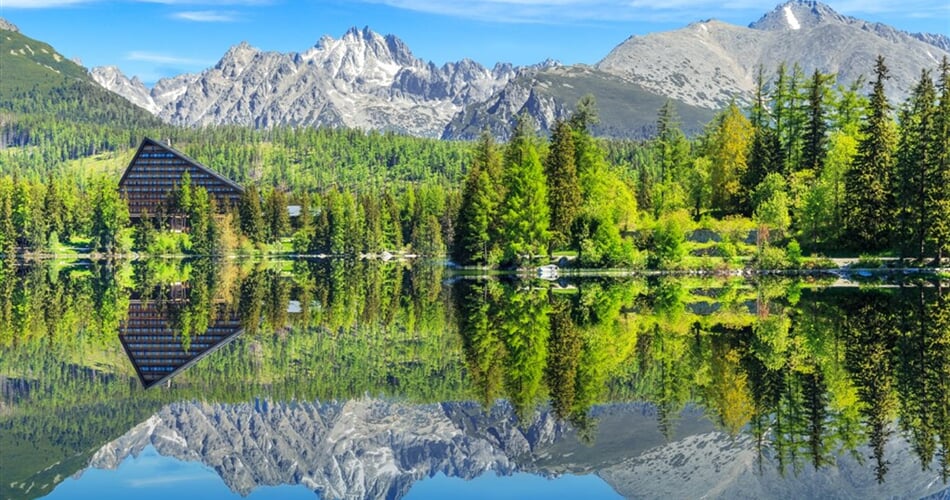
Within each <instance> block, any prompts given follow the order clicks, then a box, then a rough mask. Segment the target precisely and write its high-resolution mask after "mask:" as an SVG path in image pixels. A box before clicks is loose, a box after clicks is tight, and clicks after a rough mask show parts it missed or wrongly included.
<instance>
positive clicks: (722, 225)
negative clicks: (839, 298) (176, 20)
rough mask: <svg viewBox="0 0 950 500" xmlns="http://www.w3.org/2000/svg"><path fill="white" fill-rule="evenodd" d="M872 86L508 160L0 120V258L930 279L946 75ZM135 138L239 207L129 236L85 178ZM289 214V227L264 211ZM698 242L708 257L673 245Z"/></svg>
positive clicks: (512, 143)
mask: <svg viewBox="0 0 950 500" xmlns="http://www.w3.org/2000/svg"><path fill="white" fill-rule="evenodd" d="M887 78H888V71H887V67H886V65H885V61H884V60H883V59H879V60H878V62H877V66H876V69H875V74H874V75H873V80H872V81H871V82H870V88H871V92H870V94H869V95H864V94H863V91H864V90H863V89H864V86H865V85H864V82H863V81H858V82H855V83H854V84H853V85H850V86H847V87H845V86H837V87H833V86H832V83H831V82H832V81H833V75H826V74H822V73H820V72H817V71H816V72H815V73H813V74H812V75H810V76H806V75H805V74H804V73H803V72H802V71H801V70H800V69H799V68H798V67H792V68H787V67H786V66H784V65H779V67H778V68H777V70H776V71H775V73H774V74H771V75H770V74H766V72H765V71H764V70H760V71H759V73H758V78H757V88H756V92H755V98H754V100H753V103H752V105H751V107H750V109H747V110H745V111H743V110H742V109H740V108H739V106H738V105H737V104H732V105H730V106H729V107H728V108H727V109H725V110H723V111H722V112H721V113H720V114H719V115H717V117H716V118H715V119H714V120H713V121H712V122H711V123H710V124H709V125H708V126H707V128H706V130H705V132H704V133H703V134H701V135H700V136H698V137H695V138H692V139H690V138H688V137H686V135H685V134H684V133H683V132H682V131H681V129H680V127H679V123H678V119H677V116H676V111H675V107H674V106H673V104H672V102H668V103H667V105H665V106H664V107H663V108H662V109H661V110H660V113H659V116H658V119H657V136H656V137H655V138H654V139H653V140H650V141H644V142H632V141H609V140H602V139H597V138H594V137H592V136H591V134H590V133H589V129H590V126H591V125H592V124H593V123H596V121H597V110H596V103H595V102H594V101H593V99H592V98H591V97H585V98H583V99H581V101H579V103H578V105H577V108H576V110H575V112H574V113H573V114H572V115H571V116H570V118H569V119H566V120H563V121H560V122H558V123H557V124H556V125H555V126H554V127H553V129H552V133H551V134H550V137H539V136H537V135H536V133H535V131H534V124H533V123H531V121H530V119H529V118H527V117H526V116H522V117H521V118H520V119H519V120H518V123H517V124H516V125H515V128H514V130H513V133H512V134H511V138H510V140H509V141H508V142H507V143H505V144H496V143H495V142H494V141H493V139H492V138H491V137H489V136H488V135H484V136H483V137H482V138H481V139H479V140H478V141H476V142H475V143H462V142H450V141H437V140H430V139H417V138H410V137H402V136H398V135H394V134H390V133H378V132H368V133H367V132H360V131H353V130H329V129H294V128H280V127H278V128H274V129H269V130H251V129H246V128H240V127H218V128H209V129H200V130H191V129H182V128H171V127H164V128H161V127H158V128H156V127H152V126H150V125H149V124H143V125H142V126H141V128H136V127H135V126H132V127H131V128H129V127H126V128H118V127H113V126H109V125H98V124H94V123H86V122H67V121H62V120H54V119H51V118H49V117H44V116H23V115H12V116H4V117H3V120H2V136H3V139H4V142H5V144H8V145H12V146H15V147H9V148H7V149H6V150H4V151H2V152H0V161H2V164H0V172H2V173H3V178H2V180H0V228H2V230H0V248H2V249H3V251H4V252H5V253H6V254H10V253H15V252H18V251H19V252H24V251H27V252H28V251H41V250H46V249H49V248H52V247H55V246H56V244H58V243H60V242H67V241H73V240H77V241H82V242H84V243H85V242H88V245H89V246H90V248H92V249H94V250H98V251H101V252H116V251H119V252H121V251H129V250H132V249H134V250H137V251H145V252H151V253H169V252H172V253H176V252H177V253H181V252H188V253H196V254H220V253H230V252H234V251H253V250H254V249H255V248H262V247H265V246H267V245H269V244H275V243H277V242H280V241H282V240H283V241H290V242H291V243H290V244H289V245H290V246H291V247H292V248H293V250H294V251H295V252H297V253H308V254H314V253H316V254H333V255H344V254H345V255H354V254H359V253H362V254H379V253H382V252H390V253H399V252H408V253H416V254H421V255H442V254H448V255H450V256H451V257H452V259H453V260H454V261H455V262H456V263H459V264H463V265H484V266H511V267H517V266H522V265H528V264H534V263H537V262H543V261H545V260H546V258H548V257H550V256H552V255H557V254H560V253H561V252H568V253H570V254H572V255H575V256H576V258H577V262H578V263H579V264H580V265H583V266H585V267H598V266H606V267H627V266H643V265H650V266H655V267H661V268H677V267H689V266H692V265H694V264H695V259H693V257H696V256H703V257H704V258H706V261H704V264H703V265H708V264H709V259H717V260H716V261H715V262H718V264H716V265H719V266H723V267H729V266H735V265H742V263H744V262H748V261H750V260H754V261H756V262H757V263H758V265H759V266H760V267H794V266H798V265H802V255H805V254H822V253H829V252H839V251H841V249H845V250H846V251H849V252H851V253H864V252H872V253H873V252H892V253H893V254H894V255H897V256H900V257H905V258H911V259H914V260H916V261H918V262H919V263H927V262H938V261H939V259H941V258H943V257H944V256H945V255H946V253H947V251H948V249H950V125H948V124H950V81H948V80H950V63H948V62H947V61H943V62H942V63H941V65H940V67H939V68H938V72H937V74H936V75H934V74H932V73H931V72H930V71H926V70H925V71H922V72H921V75H920V79H919V81H918V83H917V85H916V86H915V87H914V89H913V92H912V94H911V96H910V97H909V98H908V100H907V101H906V102H904V103H901V104H900V106H899V107H895V105H894V104H892V103H889V102H888V101H887V98H886V97H885V92H884V90H885V86H886V85H887ZM146 134H148V135H150V136H153V137H157V138H161V139H162V140H166V141H168V142H170V143H171V144H172V145H174V146H175V147H178V148H180V149H181V150H182V151H184V152H185V153H186V154H188V155H190V156H192V157H194V158H195V159H197V160H198V161H201V162H202V163H205V164H206V165H209V166H211V167H212V168H214V169H216V170H218V171H220V172H221V173H223V174H225V175H227V176H229V177H231V178H233V179H235V180H237V181H239V182H242V183H244V184H245V185H246V186H248V188H249V189H248V190H247V191H248V193H247V194H246V196H245V199H244V200H243V201H242V204H241V206H240V207H235V209H234V210H233V211H232V212H230V213H225V214H222V213H221V207H213V206H212V205H213V203H211V200H208V201H207V203H206V202H205V199H207V198H208V197H207V194H201V193H200V192H201V191H202V190H201V189H200V188H195V189H193V190H191V191H193V193H189V194H188V195H187V196H184V197H182V196H181V193H170V194H169V201H168V204H167V206H165V207H156V213H155V214H153V217H150V218H147V219H146V220H144V221H143V223H142V225H141V227H136V228H132V227H129V223H128V218H127V211H126V210H124V208H123V206H122V205H123V203H122V200H116V199H115V198H114V197H112V196H110V195H109V193H108V192H107V191H109V189H110V188H111V189H112V190H114V189H115V182H116V179H117V177H118V172H116V171H111V172H95V173H93V172H87V171H86V170H87V168H86V167H84V166H83V165H85V163H84V162H86V161H89V162H94V160H93V159H92V158H94V157H93V156H91V155H98V154H102V153H103V152H116V151H129V149H130V148H132V147H134V145H135V144H137V142H138V140H139V138H140V137H141V136H142V135H146ZM189 189H190V188H189ZM193 203H194V205H193V206H192V204H193ZM288 204H294V205H300V206H301V207H302V209H303V211H302V213H301V216H300V217H295V218H293V220H291V219H287V218H285V217H284V216H283V215H281V214H282V213H283V211H284V209H282V207H284V206H285V205H288ZM172 210H178V211H180V212H185V213H188V214H189V215H191V216H192V219H193V220H194V224H193V225H194V226H196V227H194V228H192V230H191V231H190V232H189V234H188V235H184V236H176V237H169V236H168V235H167V234H166V233H167V232H168V231H167V229H168V228H167V224H166V221H165V220H164V219H163V214H167V213H168V212H170V211H172ZM159 212H162V213H159ZM200 214H204V215H200ZM28 221H29V222H32V221H48V222H42V223H38V224H32V223H27V222H28ZM11 228H12V229H11ZM700 229H701V230H707V231H708V232H711V233H713V234H714V236H713V237H712V239H713V241H714V244H711V245H705V246H702V248H697V246H696V245H692V246H691V245H690V244H688V240H689V238H690V235H691V234H693V232H694V231H696V230H700Z"/></svg>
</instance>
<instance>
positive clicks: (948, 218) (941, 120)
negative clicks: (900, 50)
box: [927, 56, 950, 261]
mask: <svg viewBox="0 0 950 500" xmlns="http://www.w3.org/2000/svg"><path fill="white" fill-rule="evenodd" d="M939 87H940V101H939V103H938V105H937V109H936V116H935V123H934V130H933V140H932V142H931V144H932V146H933V152H932V153H931V155H932V158H933V161H934V169H933V173H932V175H933V182H932V183H930V186H931V188H932V190H931V191H930V192H928V194H927V203H928V206H930V207H931V208H930V209H931V211H932V219H931V224H932V226H933V230H932V232H931V235H932V238H933V244H934V246H935V247H936V253H937V258H938V259H940V261H942V259H943V257H944V255H946V254H947V253H950V60H948V59H947V57H946V56H944V58H943V61H942V62H941V63H940V82H939Z"/></svg>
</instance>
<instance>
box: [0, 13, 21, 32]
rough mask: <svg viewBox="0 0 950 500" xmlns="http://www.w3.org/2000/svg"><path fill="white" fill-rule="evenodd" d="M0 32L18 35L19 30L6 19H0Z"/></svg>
mask: <svg viewBox="0 0 950 500" xmlns="http://www.w3.org/2000/svg"><path fill="white" fill-rule="evenodd" d="M0 30H7V31H12V32H14V33H19V32H20V28H17V27H16V25H15V24H13V23H11V22H10V21H7V20H6V19H4V18H2V17H0Z"/></svg>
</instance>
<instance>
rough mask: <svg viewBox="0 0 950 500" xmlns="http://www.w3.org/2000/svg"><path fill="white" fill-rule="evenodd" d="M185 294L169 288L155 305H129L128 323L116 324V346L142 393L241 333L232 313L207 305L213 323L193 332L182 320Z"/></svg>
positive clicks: (186, 304) (137, 302)
mask: <svg viewBox="0 0 950 500" xmlns="http://www.w3.org/2000/svg"><path fill="white" fill-rule="evenodd" d="M189 305H190V304H189V300H188V296H187V289H186V288H185V287H183V286H175V287H172V288H171V289H170V290H169V291H168V293H166V294H165V295H164V296H163V297H161V298H160V299H158V300H143V299H132V300H130V301H129V311H128V316H127V318H126V319H125V320H124V321H122V322H121V323H120V324H119V340H120V341H121V342H122V347H123V348H124V349H125V352H126V354H128V356H129V360H130V361H131V362H132V365H133V366H134V367H135V372H136V374H138V377H139V380H140V381H141V382H142V385H143V386H144V387H145V388H149V387H152V386H154V385H157V384H160V383H161V382H163V381H165V380H167V379H169V378H170V377H172V376H174V375H175V374H177V373H179V372H181V371H182V370H184V369H186V368H188V367H189V366H191V365H192V364H194V363H196V362H197V361H198V360H200V359H201V358H203V357H205V356H207V355H208V354H211V353H212V352H214V351H215V350H217V349H219V348H220V347H222V346H223V345H225V344H227V343H228V342H230V341H231V340H233V339H234V338H236V337H237V336H238V335H239V334H240V333H241V331H242V330H241V321H240V317H239V315H238V313H237V311H235V310H233V309H229V308H228V307H226V305H225V304H208V305H205V307H210V308H211V311H208V312H206V313H205V314H207V315H208V316H211V318H212V320H211V321H210V323H208V324H207V328H204V327H205V325H204V324H202V325H200V326H199V327H198V328H197V329H194V330H195V331H191V330H193V328H191V327H192V326H193V325H191V324H189V321H187V320H182V318H183V317H184V318H187V317H188V316H189V314H188V311H187V309H188V307H189Z"/></svg>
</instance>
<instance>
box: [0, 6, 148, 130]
mask: <svg viewBox="0 0 950 500" xmlns="http://www.w3.org/2000/svg"><path fill="white" fill-rule="evenodd" d="M0 112H12V113H14V115H15V116H18V117H21V118H22V117H23V115H28V116H32V117H43V118H53V119H56V120H62V121H68V122H81V123H95V124H109V125H113V126H119V127H131V126H137V127H142V126H145V127H148V126H157V125H159V122H158V120H157V119H156V118H154V117H153V116H152V115H151V114H149V113H148V112H147V111H145V110H144V109H141V108H139V107H137V106H135V105H133V104H132V103H130V102H128V101H127V100H125V99H123V98H121V97H119V96H117V95H115V94H113V93H111V92H109V91H107V90H105V89H103V88H102V87H100V86H99V85H98V84H96V83H95V82H94V81H93V80H92V77H90V76H89V72H88V71H86V68H84V67H82V66H80V65H79V64H76V63H75V62H73V61H71V60H69V59H67V58H66V57H64V56H63V55H62V54H60V53H59V52H57V51H56V49H54V48H53V47H52V46H50V45H49V44H47V43H44V42H41V41H39V40H35V39H33V38H30V37H28V36H26V35H24V34H22V33H20V32H19V31H18V30H17V29H16V27H15V26H13V25H12V24H10V23H8V22H6V21H3V20H2V19H0ZM10 121H14V120H0V123H2V124H3V125H4V126H7V124H8V122H10ZM10 139H13V140H12V142H13V143H14V144H16V143H17V142H18V141H17V139H18V138H17V137H12V138H11V137H7V140H8V142H10Z"/></svg>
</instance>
